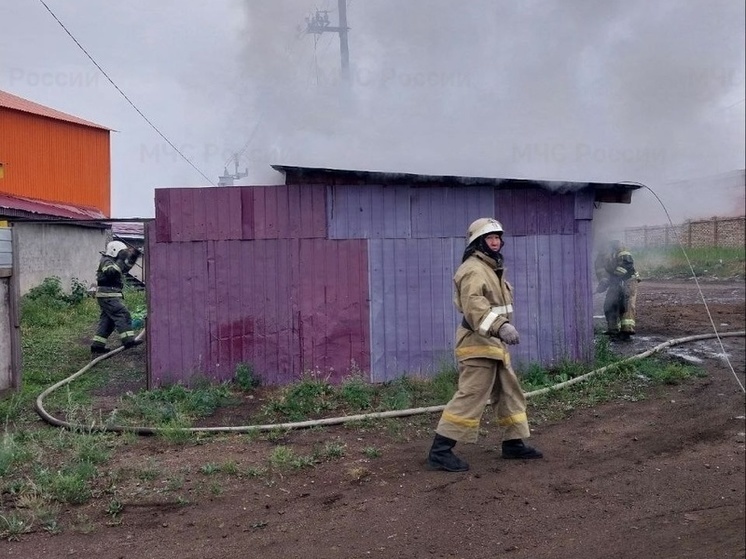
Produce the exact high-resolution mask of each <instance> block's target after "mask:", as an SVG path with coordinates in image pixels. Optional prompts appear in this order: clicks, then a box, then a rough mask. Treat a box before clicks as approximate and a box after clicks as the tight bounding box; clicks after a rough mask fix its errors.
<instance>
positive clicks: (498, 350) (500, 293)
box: [453, 252, 513, 364]
mask: <svg viewBox="0 0 746 559" xmlns="http://www.w3.org/2000/svg"><path fill="white" fill-rule="evenodd" d="M500 273H501V275H500V276H498V273H497V263H496V262H495V261H494V260H493V259H492V258H490V257H488V256H486V255H484V254H482V253H481V252H475V253H474V254H472V255H471V256H470V257H469V258H467V259H466V261H464V262H463V263H462V264H461V266H459V268H458V269H457V270H456V274H455V275H454V277H453V283H454V287H455V292H454V296H453V302H454V304H455V305H456V308H457V309H458V310H459V312H461V313H462V314H463V315H464V322H465V323H466V325H468V326H469V328H467V327H466V325H464V324H463V323H462V325H461V326H459V327H458V329H457V330H456V351H455V353H456V358H457V359H458V360H459V361H463V360H464V359H471V358H475V357H481V358H487V359H497V360H500V361H503V362H504V363H506V364H509V363H510V353H509V352H508V350H507V348H506V347H505V345H504V344H503V342H502V341H501V340H499V339H498V338H496V337H494V336H491V335H490V333H494V332H497V330H499V328H500V327H501V326H502V325H503V324H505V323H506V322H510V320H511V319H512V317H513V293H512V288H511V286H510V284H509V283H508V282H507V281H506V280H505V279H503V278H504V275H503V274H504V269H503V270H501V271H500Z"/></svg>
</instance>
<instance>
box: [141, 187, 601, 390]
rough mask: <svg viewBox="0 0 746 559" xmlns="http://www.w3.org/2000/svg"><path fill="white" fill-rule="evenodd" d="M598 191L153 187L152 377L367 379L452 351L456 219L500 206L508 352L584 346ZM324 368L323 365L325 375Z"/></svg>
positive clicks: (573, 355)
mask: <svg viewBox="0 0 746 559" xmlns="http://www.w3.org/2000/svg"><path fill="white" fill-rule="evenodd" d="M592 212H593V194H592V193H580V194H577V195H576V194H555V193H551V192H548V191H546V190H542V189H539V188H536V189H524V190H506V191H502V190H499V189H495V188H492V187H463V186H458V187H448V186H444V187H409V186H384V185H349V186H345V185H333V186H324V185H319V184H314V185H305V186H304V185H293V186H279V187H236V188H219V189H215V188H209V189H164V190H157V191H156V221H155V223H154V224H151V225H150V226H149V227H150V229H149V231H148V233H149V234H148V239H149V242H148V244H149V251H148V258H149V266H150V268H149V274H150V277H151V280H150V283H149V286H150V289H149V296H150V301H149V303H150V304H149V306H150V316H149V324H148V331H149V336H150V338H149V354H150V377H151V384H153V385H161V384H164V383H171V382H177V381H186V382H188V381H189V378H190V376H191V375H193V374H206V375H208V376H211V377H213V378H216V379H228V378H231V377H232V376H233V373H234V371H235V367H236V365H237V364H238V363H241V362H244V363H251V364H252V365H253V366H254V367H255V370H256V371H257V372H258V373H259V374H260V376H261V377H262V378H263V380H264V381H265V382H267V383H277V384H279V383H286V382H290V381H292V380H295V379H297V378H298V377H299V376H300V375H302V374H303V372H304V371H308V370H310V369H314V368H316V369H319V370H321V371H322V372H324V373H328V374H329V375H330V378H332V379H333V380H338V379H340V378H342V377H343V376H344V375H346V374H347V373H348V371H349V370H350V368H351V364H352V363H354V364H355V367H357V368H359V369H361V370H363V371H365V372H369V373H370V378H371V380H373V381H386V380H391V379H393V378H396V377H399V376H401V375H402V374H417V373H419V374H430V373H432V372H433V371H435V370H437V369H438V368H439V367H440V366H441V365H442V364H443V363H444V362H445V363H449V364H450V363H452V359H453V357H452V347H453V338H454V334H455V328H456V325H457V324H458V321H459V320H460V316H457V314H456V311H455V308H454V306H453V302H452V297H453V287H452V277H453V273H454V271H455V269H456V267H457V266H458V264H459V263H460V261H461V256H462V253H463V249H464V245H465V240H464V235H465V232H466V228H467V226H468V224H469V223H471V221H473V220H474V219H476V218H478V217H482V216H488V215H495V216H496V217H497V218H498V219H500V220H501V221H502V222H503V224H504V226H505V229H506V237H505V239H506V241H507V244H506V247H505V249H504V254H505V257H506V265H507V268H508V271H507V275H508V279H509V281H511V283H512V284H513V285H514V288H515V293H516V320H515V321H516V325H517V327H518V329H519V331H521V333H522V338H521V339H522V341H521V344H520V345H519V346H517V347H515V348H513V351H512V353H513V356H514V361H515V362H516V363H517V364H518V365H521V364H528V363H530V362H539V363H543V364H545V365H546V364H550V363H554V362H557V361H559V360H561V359H564V358H570V359H589V358H590V357H591V355H592V343H593V338H592V308H591V305H592V293H591V278H590V267H589V262H590V244H591V238H590V219H591V217H592ZM332 369H333V371H332Z"/></svg>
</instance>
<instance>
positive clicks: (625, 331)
mask: <svg viewBox="0 0 746 559" xmlns="http://www.w3.org/2000/svg"><path fill="white" fill-rule="evenodd" d="M594 268H595V270H596V278H597V279H598V288H597V289H596V292H597V293H603V292H604V291H605V292H606V297H605V298H604V316H605V317H606V326H607V329H606V332H604V333H605V334H606V335H608V336H610V337H611V338H614V339H618V340H622V341H627V340H629V339H630V338H631V336H633V335H634V334H635V314H636V305H637V284H638V283H639V282H640V275H639V274H638V273H637V271H636V270H635V263H634V260H633V259H632V254H631V253H630V252H629V250H627V249H626V248H625V247H624V246H623V245H622V243H621V241H611V242H610V243H609V245H608V249H607V250H606V251H605V252H604V251H602V252H600V253H599V254H598V256H597V257H596V261H595V264H594Z"/></svg>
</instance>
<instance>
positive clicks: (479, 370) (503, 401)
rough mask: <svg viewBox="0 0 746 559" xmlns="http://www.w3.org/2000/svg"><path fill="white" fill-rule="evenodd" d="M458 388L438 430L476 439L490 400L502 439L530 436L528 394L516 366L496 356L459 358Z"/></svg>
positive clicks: (468, 440)
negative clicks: (517, 373) (500, 429)
mask: <svg viewBox="0 0 746 559" xmlns="http://www.w3.org/2000/svg"><path fill="white" fill-rule="evenodd" d="M458 367H459V378H458V390H457V391H456V394H454V395H453V398H451V400H450V402H448V404H446V407H445V409H444V410H443V413H442V414H441V417H440V421H439V422H438V426H437V428H436V429H435V432H436V433H438V434H439V435H442V436H444V437H448V438H449V439H453V440H456V441H459V442H465V443H474V442H476V441H477V437H478V435H479V424H480V422H481V419H482V415H483V413H484V411H485V406H487V404H488V402H490V401H491V402H492V409H493V410H494V412H495V415H496V419H497V424H498V425H499V426H500V427H501V428H502V430H503V433H502V440H509V439H525V438H528V437H530V436H531V432H530V430H529V427H528V418H527V416H526V397H525V396H524V394H523V390H521V385H520V382H519V381H518V377H517V376H516V374H515V372H514V371H513V369H512V368H511V367H510V366H509V365H506V364H505V363H503V362H502V361H497V360H494V359H481V358H480V359H466V360H464V361H461V362H459V364H458Z"/></svg>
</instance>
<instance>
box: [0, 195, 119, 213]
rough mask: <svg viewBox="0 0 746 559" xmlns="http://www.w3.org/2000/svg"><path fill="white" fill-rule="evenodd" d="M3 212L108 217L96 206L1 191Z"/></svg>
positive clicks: (0, 211)
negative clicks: (40, 198) (87, 206)
mask: <svg viewBox="0 0 746 559" xmlns="http://www.w3.org/2000/svg"><path fill="white" fill-rule="evenodd" d="M3 214H5V215H8V216H13V217H21V218H23V217H38V216H50V217H67V218H71V219H81V218H82V219H91V218H93V219H106V216H105V215H104V214H103V213H101V212H100V211H99V210H97V209H95V208H86V207H83V206H74V205H71V204H60V203H57V202H46V201H44V200H37V199H35V198H26V197H24V196H13V195H12V194H5V193H3V192H0V215H3Z"/></svg>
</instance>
